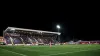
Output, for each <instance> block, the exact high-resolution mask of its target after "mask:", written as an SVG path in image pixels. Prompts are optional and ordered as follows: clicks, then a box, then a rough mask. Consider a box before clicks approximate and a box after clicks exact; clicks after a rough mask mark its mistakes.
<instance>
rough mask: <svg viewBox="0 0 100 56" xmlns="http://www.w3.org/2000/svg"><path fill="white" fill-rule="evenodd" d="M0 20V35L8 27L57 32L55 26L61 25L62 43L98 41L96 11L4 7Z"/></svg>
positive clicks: (98, 28) (99, 30) (99, 37)
mask: <svg viewBox="0 0 100 56" xmlns="http://www.w3.org/2000/svg"><path fill="white" fill-rule="evenodd" d="M1 14H2V15H1V16H2V17H1V18H0V26H1V27H0V35H1V36H2V31H3V30H4V29H6V28H7V27H8V26H10V27H19V28H29V29H36V30H46V31H57V29H56V25H57V24H59V25H61V29H60V32H61V33H62V35H61V37H62V39H63V40H64V41H67V40H72V39H73V36H74V39H76V40H77V39H82V40H100V36H99V35H100V33H99V32H100V27H99V24H100V22H99V20H96V19H97V18H98V17H97V16H98V15H97V14H96V11H93V10H91V9H89V8H88V9H73V8H71V9H67V10H64V9H61V10H60V9H59V10H58V9H53V8H52V9H50V8H46V9H44V8H42V7H41V8H38V9H34V8H28V9H27V8H22V7H14V8H12V7H6V8H4V9H2V13H1Z"/></svg>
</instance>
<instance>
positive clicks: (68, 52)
mask: <svg viewBox="0 0 100 56" xmlns="http://www.w3.org/2000/svg"><path fill="white" fill-rule="evenodd" d="M93 50H99V49H93ZM83 51H92V50H80V51H75V52H65V53H57V54H50V55H40V56H51V55H60V54H67V53H77V52H83Z"/></svg>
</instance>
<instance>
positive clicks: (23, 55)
mask: <svg viewBox="0 0 100 56" xmlns="http://www.w3.org/2000/svg"><path fill="white" fill-rule="evenodd" d="M0 49H2V48H0ZM2 50H5V51H8V52H11V53H13V54H18V55H20V56H27V55H25V54H21V53H17V52H13V51H9V50H6V49H2Z"/></svg>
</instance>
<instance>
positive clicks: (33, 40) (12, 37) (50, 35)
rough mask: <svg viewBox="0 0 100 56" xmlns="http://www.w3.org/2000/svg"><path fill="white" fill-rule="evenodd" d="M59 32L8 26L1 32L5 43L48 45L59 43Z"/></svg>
mask: <svg viewBox="0 0 100 56" xmlns="http://www.w3.org/2000/svg"><path fill="white" fill-rule="evenodd" d="M60 34H61V33H59V32H50V31H41V30H32V29H24V28H16V27H8V28H7V29H6V30H5V31H4V32H3V37H4V38H5V40H6V44H7V45H49V44H50V43H51V44H56V43H59V40H58V39H59V37H58V36H59V35H60Z"/></svg>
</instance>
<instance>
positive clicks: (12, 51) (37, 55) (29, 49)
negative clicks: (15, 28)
mask: <svg viewBox="0 0 100 56" xmlns="http://www.w3.org/2000/svg"><path fill="white" fill-rule="evenodd" d="M0 56H100V45H56V46H52V47H49V46H0Z"/></svg>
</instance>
